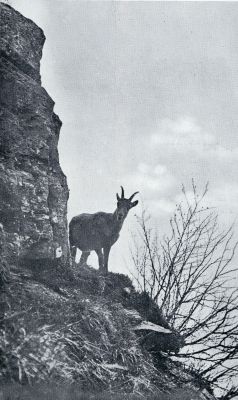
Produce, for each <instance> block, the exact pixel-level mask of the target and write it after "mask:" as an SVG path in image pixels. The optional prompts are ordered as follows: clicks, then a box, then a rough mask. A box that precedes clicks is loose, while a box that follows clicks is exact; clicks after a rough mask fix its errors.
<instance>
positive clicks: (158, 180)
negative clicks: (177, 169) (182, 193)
mask: <svg viewBox="0 0 238 400" xmlns="http://www.w3.org/2000/svg"><path fill="white" fill-rule="evenodd" d="M125 181H126V182H128V184H129V186H132V185H133V187H138V188H140V190H143V192H144V193H145V194H146V193H148V192H150V195H151V194H153V192H154V193H156V194H158V193H160V194H162V193H165V192H167V191H168V190H169V189H170V188H171V186H173V185H174V181H175V180H174V177H173V176H172V174H171V173H170V171H169V170H168V168H167V167H166V166H165V165H162V164H155V165H151V164H148V163H140V164H138V166H137V169H136V171H135V172H133V173H131V174H129V175H128V176H127V177H125Z"/></svg>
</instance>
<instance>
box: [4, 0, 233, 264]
mask: <svg viewBox="0 0 238 400" xmlns="http://www.w3.org/2000/svg"><path fill="white" fill-rule="evenodd" d="M10 4H11V5H12V6H14V7H15V8H16V9H17V10H18V11H20V12H21V13H23V14H24V15H25V16H26V17H29V18H31V19H32V20H34V21H35V22H36V23H37V24H38V25H39V26H40V27H41V28H42V29H43V30H44V33H45V35H46V43H45V47H44V52H43V59H42V63H41V73H42V81H43V85H44V87H45V88H46V90H47V91H48V92H49V94H50V95H51V96H52V98H53V99H54V101H55V103H56V106H55V111H56V113H58V114H59V116H60V118H61V120H62V122H63V127H62V130H61V136H60V143H59V150H60V160H61V165H62V168H63V170H64V172H65V173H66V175H67V177H68V184H69V187H70V200H69V218H71V217H72V216H73V215H76V214H80V213H81V212H85V211H88V212H95V211H99V210H103V211H104V210H105V211H113V210H114V208H115V205H116V202H115V199H116V198H115V194H116V192H117V191H118V190H119V186H120V185H123V186H124V187H125V191H126V194H128V195H130V194H131V193H132V192H134V191H136V190H139V191H140V194H141V197H142V198H143V200H144V202H145V204H146V205H147V206H148V208H149V210H150V212H151V214H152V215H153V216H154V218H155V219H156V220H157V221H158V224H159V228H160V233H161V234H162V233H163V231H164V230H166V223H167V221H168V220H169V217H170V215H171V213H172V211H173V209H174V205H175V203H176V201H177V200H178V199H179V195H180V191H181V184H182V183H184V184H186V186H187V187H188V189H189V185H190V182H191V179H192V178H194V179H195V181H196V182H197V184H198V186H200V187H201V188H202V187H203V186H204V185H205V183H206V182H207V181H209V182H210V190H209V195H208V203H209V204H211V205H213V206H215V207H218V210H219V214H220V218H221V222H222V224H228V223H230V222H232V221H234V219H235V218H236V217H237V214H238V201H237V199H238V175H237V161H238V135H237V131H238V41H237V38H238V24H237V20H238V3H234V2H225V3H223V2H219V3H217V2H196V3H194V2H176V3H174V2H91V1H90V2H81V1H78V0H62V1H61V0H54V1H50V0H37V1H35V2H31V1H29V0H11V1H10ZM134 211H136V209H133V211H131V215H130V217H128V219H127V220H126V222H125V226H124V227H123V231H122V234H121V238H120V242H118V243H117V244H116V245H115V246H114V248H113V252H112V255H111V262H110V267H111V268H110V269H111V270H113V271H116V270H117V271H118V270H122V269H124V266H123V263H124V261H123V257H125V258H127V251H126V250H125V248H126V243H127V240H128V236H129V235H128V230H129V228H131V227H133V224H134V219H135V217H134ZM92 262H93V263H94V260H93V259H92Z"/></svg>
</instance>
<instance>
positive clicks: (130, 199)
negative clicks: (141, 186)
mask: <svg viewBox="0 0 238 400" xmlns="http://www.w3.org/2000/svg"><path fill="white" fill-rule="evenodd" d="M137 193H139V192H135V193H133V194H132V195H131V197H130V198H129V200H130V201H131V200H132V199H133V197H134V196H135V195H136V194H137Z"/></svg>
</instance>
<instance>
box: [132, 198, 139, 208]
mask: <svg viewBox="0 0 238 400" xmlns="http://www.w3.org/2000/svg"><path fill="white" fill-rule="evenodd" d="M138 203H139V201H138V200H136V201H133V203H131V205H130V208H133V207H135V206H137V204H138Z"/></svg>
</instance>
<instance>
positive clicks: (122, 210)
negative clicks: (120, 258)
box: [69, 187, 138, 274]
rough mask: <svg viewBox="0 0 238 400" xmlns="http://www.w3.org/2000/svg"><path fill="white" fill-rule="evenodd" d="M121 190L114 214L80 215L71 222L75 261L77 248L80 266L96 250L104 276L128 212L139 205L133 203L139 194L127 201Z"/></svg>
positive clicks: (70, 235) (72, 247) (70, 239)
mask: <svg viewBox="0 0 238 400" xmlns="http://www.w3.org/2000/svg"><path fill="white" fill-rule="evenodd" d="M121 190H122V192H121V197H119V196H118V194H117V208H116V210H115V211H114V213H105V212H97V213H95V214H80V215H78V216H76V217H74V218H72V220H71V221H70V224H69V241H70V250H71V255H72V258H73V259H74V260H75V256H76V251H77V248H78V249H80V250H81V251H82V255H81V258H80V262H79V265H82V264H84V263H86V262H87V259H88V256H89V254H90V252H91V251H92V250H94V251H96V253H97V255H98V263H99V269H100V270H101V272H103V273H104V274H106V273H107V272H108V257H109V253H110V250H111V247H112V245H113V244H114V243H115V242H116V241H117V239H118V238H119V234H120V230H121V228H122V225H123V222H124V220H125V218H126V216H127V214H128V211H129V210H130V209H131V208H132V207H135V206H136V205H137V204H138V200H136V201H134V202H132V199H133V197H134V196H135V195H136V193H138V192H136V193H133V195H132V196H131V197H130V198H129V199H125V197H124V189H123V187H121Z"/></svg>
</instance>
